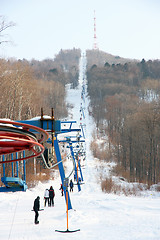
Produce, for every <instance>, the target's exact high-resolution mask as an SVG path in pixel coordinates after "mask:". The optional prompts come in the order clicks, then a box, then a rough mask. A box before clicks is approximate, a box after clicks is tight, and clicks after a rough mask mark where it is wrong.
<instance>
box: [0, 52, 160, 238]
mask: <svg viewBox="0 0 160 240" xmlns="http://www.w3.org/2000/svg"><path fill="white" fill-rule="evenodd" d="M81 60H82V61H81V64H80V68H81V74H80V84H79V86H78V88H77V89H76V90H75V89H70V88H69V86H68V95H67V99H66V100H67V102H69V103H72V104H73V106H74V107H73V109H71V112H70V116H72V119H70V120H77V122H79V121H80V112H79V110H80V106H81V103H82V98H81V91H82V82H83V81H82V80H83V78H84V71H85V64H84V62H85V57H82V59H81ZM83 61H84V62H83ZM88 101H89V99H88V98H87V97H86V98H85V102H84V101H83V107H84V108H85V110H84V111H85V119H84V118H83V120H82V121H81V123H82V124H86V129H85V136H86V152H87V157H86V160H85V161H84V162H83V165H84V169H82V170H83V177H84V181H85V184H83V185H81V189H82V190H81V191H80V192H78V188H77V186H74V192H73V193H70V197H71V203H72V207H73V209H72V210H69V230H76V229H80V231H78V232H75V233H59V232H56V231H55V230H66V229H67V221H66V205H65V199H64V197H62V196H61V193H60V191H59V187H60V183H61V181H60V176H59V173H58V171H54V172H55V179H54V181H53V180H52V181H48V182H47V183H39V184H38V186H37V187H35V188H34V189H32V190H27V191H26V192H15V193H0V240H1V239H2V240H20V239H26V240H36V239H38V240H39V239H43V240H50V239H55V240H69V239H74V240H94V239H96V240H105V239H107V240H160V195H159V194H158V193H157V194H152V193H151V192H149V193H148V192H146V194H143V197H133V196H130V197H126V196H124V195H119V196H118V195H114V194H106V193H103V192H102V191H101V187H100V182H99V177H100V172H99V170H100V168H99V164H100V163H99V162H98V161H97V160H96V159H94V158H93V156H92V154H91V152H90V149H89V144H90V141H91V139H92V131H93V129H94V127H95V126H94V122H93V120H92V118H91V117H90V116H89V114H88V112H87V106H88ZM65 165H66V166H67V169H66V175H67V171H68V172H69V171H70V167H71V161H70V160H68V161H66V163H65ZM105 167H107V164H106V163H103V168H105ZM106 172H107V171H106ZM51 185H52V186H53V187H54V189H55V194H56V196H55V206H54V207H45V210H44V211H41V212H40V215H39V221H40V223H39V225H34V212H32V211H31V209H32V207H33V201H34V199H35V198H36V197H37V196H38V195H39V196H40V202H41V207H42V208H43V207H44V200H43V195H44V190H45V189H46V188H49V187H50V186H51Z"/></svg>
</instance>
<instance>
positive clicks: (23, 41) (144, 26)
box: [0, 0, 160, 60]
mask: <svg viewBox="0 0 160 240" xmlns="http://www.w3.org/2000/svg"><path fill="white" fill-rule="evenodd" d="M94 10H95V11H96V29H97V42H98V47H99V49H100V50H102V51H105V52H107V53H110V54H113V55H118V56H121V57H125V58H132V59H133V58H135V59H140V60H141V59H142V58H145V59H146V60H148V59H160V1H159V0H110V1H109V0H80V1H78V0H68V1H67V0H57V1H55V0H0V15H3V16H5V17H6V19H7V20H8V21H13V22H15V23H16V26H15V27H13V28H12V29H11V28H10V29H8V31H7V32H6V33H7V34H9V36H10V38H11V39H12V41H13V42H14V45H1V46H0V57H6V58H7V57H16V58H20V59H23V58H26V59H28V60H30V59H32V58H34V59H39V60H43V59H45V58H54V56H55V54H58V52H59V51H60V49H72V48H73V47H75V48H81V49H82V50H85V49H92V48H93V43H94V38H93V36H94V30H93V29H94V21H93V18H94Z"/></svg>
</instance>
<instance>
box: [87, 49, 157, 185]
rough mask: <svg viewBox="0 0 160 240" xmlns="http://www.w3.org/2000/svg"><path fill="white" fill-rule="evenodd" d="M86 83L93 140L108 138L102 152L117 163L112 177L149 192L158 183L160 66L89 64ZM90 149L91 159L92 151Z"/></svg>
mask: <svg viewBox="0 0 160 240" xmlns="http://www.w3.org/2000/svg"><path fill="white" fill-rule="evenodd" d="M90 55H91V53H90ZM88 66H90V64H88ZM87 79H88V93H89V96H90V98H91V103H90V114H92V116H93V117H94V119H95V121H96V126H97V131H98V134H100V136H101V137H104V136H105V137H106V136H107V141H105V143H104V145H105V146H104V150H103V151H104V152H108V151H109V152H110V153H111V155H110V158H112V160H114V161H115V162H116V163H117V164H116V167H115V169H114V172H115V173H117V174H118V175H121V176H123V177H124V178H127V179H128V180H129V181H137V182H140V183H141V182H143V183H146V184H147V185H148V186H150V185H151V184H156V183H158V182H159V181H160V150H159V147H160V100H159V94H160V62H159V61H158V60H154V61H151V60H149V61H145V60H144V59H142V61H141V62H137V61H133V62H126V63H125V64H121V63H117V64H114V63H112V64H109V63H108V62H105V64H104V66H99V65H98V64H97V65H96V64H93V65H92V66H91V67H88V69H87ZM96 137H97V136H96ZM94 148H95V149H93V152H94V154H95V156H96V155H97V146H94ZM106 156H108V155H106Z"/></svg>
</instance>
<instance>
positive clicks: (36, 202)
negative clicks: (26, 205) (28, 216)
mask: <svg viewBox="0 0 160 240" xmlns="http://www.w3.org/2000/svg"><path fill="white" fill-rule="evenodd" d="M39 199H40V197H39V196H38V197H37V198H36V199H35V200H34V205H33V210H34V211H35V221H34V223H35V224H38V223H39V221H38V216H39V213H38V211H39V208H40V200H39Z"/></svg>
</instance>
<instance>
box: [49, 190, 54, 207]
mask: <svg viewBox="0 0 160 240" xmlns="http://www.w3.org/2000/svg"><path fill="white" fill-rule="evenodd" d="M54 197H55V192H54V189H53V187H52V186H51V187H50V189H49V205H50V207H51V205H52V206H53V207H54Z"/></svg>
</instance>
